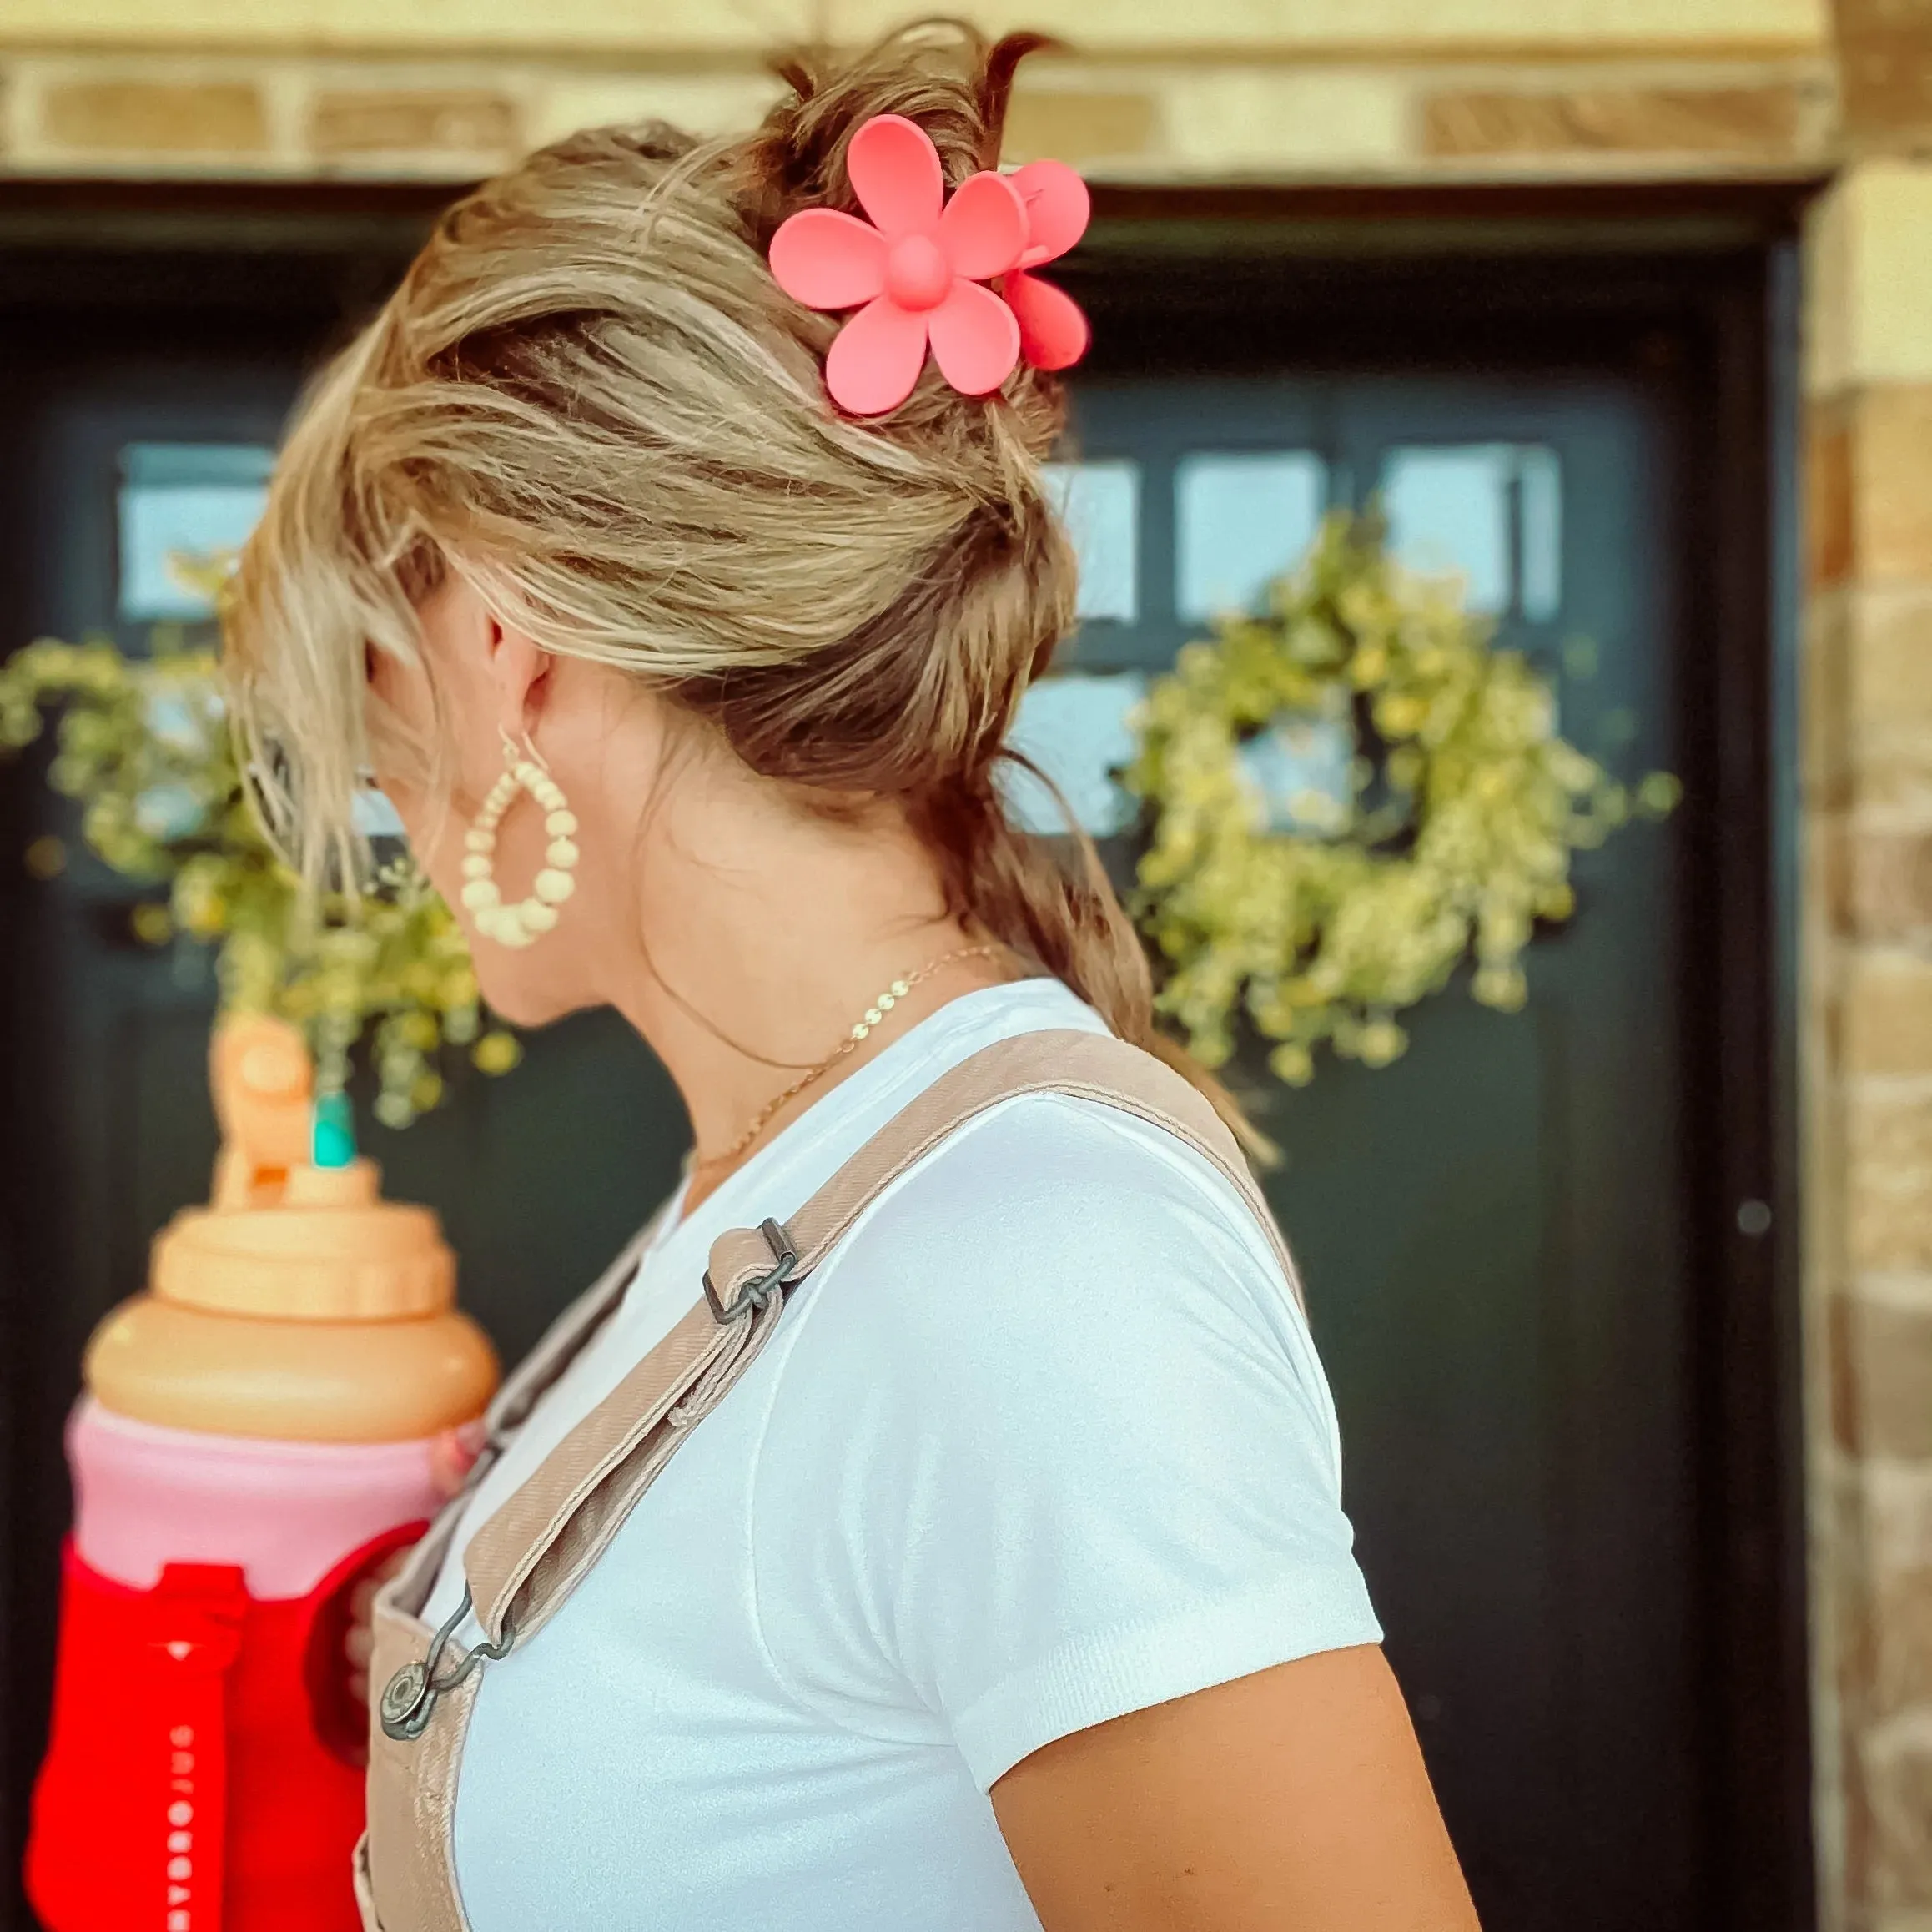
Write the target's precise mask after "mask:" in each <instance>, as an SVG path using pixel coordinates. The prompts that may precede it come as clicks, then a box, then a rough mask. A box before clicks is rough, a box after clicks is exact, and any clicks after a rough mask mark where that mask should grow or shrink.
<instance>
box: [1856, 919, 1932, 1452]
mask: <svg viewBox="0 0 1932 1932" xmlns="http://www.w3.org/2000/svg"><path fill="white" fill-rule="evenodd" d="M1844 1064H1845V1066H1846V1069H1847V1070H1848V1071H1849V1072H1851V1073H1854V1074H1932V964H1929V963H1927V962H1926V961H1924V960H1923V959H1918V958H1914V957H1913V956H1912V955H1911V954H1909V953H1870V952H1866V953H1856V954H1854V956H1853V958H1852V960H1851V963H1850V970H1849V972H1848V974H1846V979H1845V989H1844ZM1926 1412H1927V1418H1928V1420H1929V1421H1932V1401H1929V1402H1928V1406H1927V1411H1926Z"/></svg>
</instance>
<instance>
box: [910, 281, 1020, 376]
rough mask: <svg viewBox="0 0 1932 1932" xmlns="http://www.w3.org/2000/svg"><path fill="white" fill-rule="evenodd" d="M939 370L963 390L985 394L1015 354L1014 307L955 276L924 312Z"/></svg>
mask: <svg viewBox="0 0 1932 1932" xmlns="http://www.w3.org/2000/svg"><path fill="white" fill-rule="evenodd" d="M926 320H927V325H928V327H929V328H930V329H931V330H932V332H933V360H935V361H936V362H937V363H938V365H939V373H940V374H941V375H943V376H944V377H945V379H946V380H947V381H948V382H949V383H951V384H952V385H953V388H954V389H956V390H958V392H959V393H960V395H985V394H986V393H987V392H988V391H989V390H995V389H998V388H999V385H1000V384H1001V383H1003V382H1004V381H1005V380H1006V379H1007V377H1008V376H1009V375H1012V374H1013V369H1014V364H1015V363H1017V362H1018V361H1019V323H1018V322H1017V321H1015V320H1014V314H1013V311H1012V309H1009V308H1008V307H1007V305H1006V304H1005V303H1004V302H1003V301H1001V300H1000V299H999V296H997V295H996V294H994V292H993V291H992V289H989V288H985V287H984V286H983V285H982V284H979V283H978V282H968V281H958V282H955V283H954V284H953V293H952V294H950V295H948V297H947V298H946V299H945V300H944V301H943V302H942V303H941V304H939V306H938V308H937V309H933V312H932V314H930V315H928V317H927V318H926Z"/></svg>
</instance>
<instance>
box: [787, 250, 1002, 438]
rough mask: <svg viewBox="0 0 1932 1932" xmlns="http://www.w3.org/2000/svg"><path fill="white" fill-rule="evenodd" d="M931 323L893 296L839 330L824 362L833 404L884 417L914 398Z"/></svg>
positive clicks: (854, 412)
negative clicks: (913, 394) (905, 307)
mask: <svg viewBox="0 0 1932 1932" xmlns="http://www.w3.org/2000/svg"><path fill="white" fill-rule="evenodd" d="M967 286H968V287H971V286H973V284H970V283H969V284H967ZM998 299H999V298H998V297H997V296H995V297H994V300H995V301H997V300H998ZM940 312H941V311H939V310H938V309H935V310H933V314H935V315H937V314H939V313H940ZM927 321H928V318H927V317H926V316H924V315H922V314H917V313H915V312H914V311H913V309H902V308H901V307H900V306H899V305H898V303H897V302H895V301H893V299H892V298H891V297H890V296H888V295H881V296H879V297H878V299H877V300H876V301H872V302H868V303H867V304H866V305H865V306H864V308H863V309H860V310H859V312H858V314H856V315H854V316H853V319H851V320H850V321H849V322H848V323H847V324H846V325H845V326H844V327H843V329H841V330H839V332H838V338H837V340H834V342H833V345H832V350H831V353H830V354H829V355H827V357H826V358H825V386H826V388H827V389H828V390H830V391H831V392H832V400H833V401H834V402H835V403H837V404H838V406H839V407H840V408H841V409H842V410H848V411H849V412H850V413H851V414H852V415H855V416H883V415H884V414H885V413H886V411H887V410H896V409H897V408H898V406H899V405H900V404H901V403H903V401H904V400H906V398H907V397H908V396H909V395H911V394H912V393H913V384H914V383H916V382H917V381H918V380H919V371H920V370H922V369H923V368H924V367H925V364H926V325H927Z"/></svg>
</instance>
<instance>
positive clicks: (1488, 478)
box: [1382, 443, 1562, 621]
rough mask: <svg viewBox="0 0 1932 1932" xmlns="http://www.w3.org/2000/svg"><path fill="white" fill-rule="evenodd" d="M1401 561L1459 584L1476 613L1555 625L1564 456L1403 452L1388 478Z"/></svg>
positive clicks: (1385, 491)
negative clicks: (1561, 461)
mask: <svg viewBox="0 0 1932 1932" xmlns="http://www.w3.org/2000/svg"><path fill="white" fill-rule="evenodd" d="M1382 504H1383V507H1384V509H1385V510H1386V512H1387V515H1388V520H1389V539H1390V542H1391V546H1392V547H1393V549H1394V551H1395V553H1396V556H1398V557H1400V558H1401V561H1403V562H1404V563H1405V564H1406V565H1407V566H1409V567H1410V568H1411V570H1415V571H1422V572H1424V573H1425V574H1426V575H1428V576H1457V577H1460V578H1461V579H1462V581H1463V584H1464V586H1465V594H1466V596H1467V600H1468V603H1469V607H1470V608H1471V609H1472V611H1481V612H1482V613H1483V614H1485V615H1487V616H1500V615H1502V613H1503V612H1504V611H1517V612H1519V613H1520V614H1521V615H1522V616H1525V617H1528V618H1530V619H1532V621H1543V620H1546V619H1547V618H1550V617H1553V616H1555V615H1556V613H1557V606H1558V605H1559V604H1560V603H1561V601H1562V473H1561V471H1560V470H1559V469H1558V466H1557V455H1556V452H1555V451H1554V450H1547V449H1543V448H1542V447H1540V446H1537V445H1525V444H1518V443H1469V444H1464V445H1461V446H1459V447H1455V448H1446V449H1444V448H1437V449H1422V448H1411V449H1399V450H1393V451H1391V454H1390V456H1389V459H1388V463H1387V466H1386V469H1385V470H1384V471H1383V475H1382Z"/></svg>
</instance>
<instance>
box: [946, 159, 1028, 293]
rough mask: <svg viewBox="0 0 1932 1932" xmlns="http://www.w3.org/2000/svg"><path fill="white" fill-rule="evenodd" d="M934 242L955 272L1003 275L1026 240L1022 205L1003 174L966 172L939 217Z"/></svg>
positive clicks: (978, 279) (979, 278)
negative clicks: (937, 234)
mask: <svg viewBox="0 0 1932 1932" xmlns="http://www.w3.org/2000/svg"><path fill="white" fill-rule="evenodd" d="M939 246H940V248H941V249H943V250H944V251H945V256H946V259H947V260H948V262H950V263H951V264H952V265H953V274H956V275H966V276H969V277H970V278H971V279H973V280H974V281H975V282H985V281H990V280H991V279H993V277H994V276H995V275H1004V274H1005V273H1006V271H1007V270H1008V269H1010V268H1011V267H1012V266H1013V264H1014V263H1015V262H1017V261H1018V260H1019V251H1020V250H1021V249H1023V248H1024V247H1025V246H1026V207H1025V204H1024V203H1023V202H1022V201H1021V200H1020V199H1019V191H1018V190H1017V189H1015V188H1014V185H1013V184H1012V183H1011V182H1010V181H1009V180H1008V179H1006V177H1005V176H1004V174H970V175H969V176H968V177H967V178H966V179H965V180H963V181H962V182H961V183H960V184H959V185H958V188H957V189H954V190H953V199H951V200H950V201H948V203H947V204H946V212H945V213H944V214H942V215H941V216H940V217H939Z"/></svg>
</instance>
